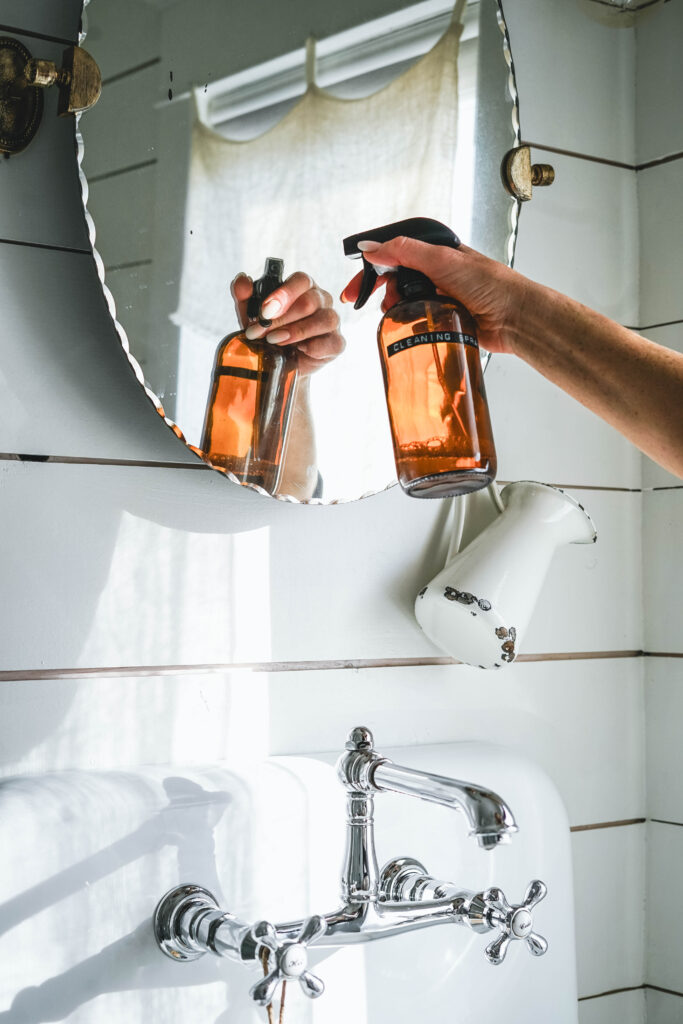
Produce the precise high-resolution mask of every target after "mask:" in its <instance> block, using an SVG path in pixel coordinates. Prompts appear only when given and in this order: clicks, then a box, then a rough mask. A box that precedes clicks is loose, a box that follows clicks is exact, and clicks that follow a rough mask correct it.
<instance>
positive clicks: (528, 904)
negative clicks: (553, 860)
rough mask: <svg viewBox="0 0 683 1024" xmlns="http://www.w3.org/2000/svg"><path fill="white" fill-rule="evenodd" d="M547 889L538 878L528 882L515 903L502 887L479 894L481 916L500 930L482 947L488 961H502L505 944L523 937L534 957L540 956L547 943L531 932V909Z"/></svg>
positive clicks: (505, 950) (507, 944) (542, 897)
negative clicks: (523, 892) (522, 896)
mask: <svg viewBox="0 0 683 1024" xmlns="http://www.w3.org/2000/svg"><path fill="white" fill-rule="evenodd" d="M547 892H548V889H547V886H546V885H545V884H544V883H543V882H541V881H540V880H539V879H538V878H537V879H536V880H535V881H533V882H530V883H529V886H528V888H527V891H526V895H525V896H524V901H523V902H522V903H520V904H518V905H512V906H511V905H510V904H509V903H508V901H507V897H506V896H505V893H504V892H503V890H502V889H499V888H498V887H497V886H493V887H492V888H490V889H487V890H486V892H485V893H483V894H482V898H483V902H484V916H485V918H486V920H487V922H488V924H489V926H490V927H491V928H495V927H497V928H498V929H499V935H498V937H497V938H495V939H494V940H493V942H491V943H489V945H488V946H487V947H486V950H485V956H486V959H487V960H488V961H489V963H492V964H500V963H502V962H503V960H504V959H505V954H506V953H507V950H508V946H509V945H510V943H511V942H512V941H514V940H515V939H524V941H525V942H526V945H527V949H528V950H529V952H530V953H532V954H533V956H543V954H544V953H545V952H546V950H547V948H548V943H547V942H546V940H545V939H544V938H543V937H542V936H541V935H537V934H536V933H535V932H534V931H533V923H534V922H533V918H532V915H531V911H532V909H533V907H535V906H536V904H537V903H540V902H541V900H542V899H544V898H545V896H546V893H547Z"/></svg>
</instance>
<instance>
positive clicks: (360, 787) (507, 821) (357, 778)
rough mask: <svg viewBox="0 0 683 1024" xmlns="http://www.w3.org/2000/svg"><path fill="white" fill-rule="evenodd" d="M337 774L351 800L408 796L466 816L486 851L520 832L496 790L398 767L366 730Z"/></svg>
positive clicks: (359, 731) (353, 739) (358, 733)
mask: <svg viewBox="0 0 683 1024" xmlns="http://www.w3.org/2000/svg"><path fill="white" fill-rule="evenodd" d="M337 771H338V774H339V779H340V781H341V782H342V784H343V785H344V787H345V789H346V791H347V794H348V795H349V799H351V797H356V798H358V797H360V796H361V795H362V794H367V795H370V796H372V794H374V793H382V792H388V793H403V794H404V795H406V796H415V797H418V799H420V800H427V801H430V802H431V803H435V804H442V805H443V806H444V807H453V808H455V809H456V810H460V811H462V812H463V813H464V815H465V817H466V818H467V821H468V823H469V826H470V835H471V836H475V838H476V840H477V842H478V843H479V845H480V846H481V847H482V848H483V849H484V850H493V849H495V847H496V846H498V845H499V844H500V843H508V842H509V841H510V836H511V835H514V833H515V832H517V831H519V830H518V828H517V823H516V821H515V818H514V815H513V813H512V811H511V810H510V808H509V807H508V805H507V803H506V802H505V800H503V798H502V797H501V796H499V795H498V794H497V793H494V792H493V790H490V789H485V788H484V787H482V786H477V785H475V784H474V783H472V782H463V781H461V780H460V779H449V778H446V776H444V775H433V774H432V773H431V772H420V771H415V770H414V769H412V768H403V767H402V766H401V765H398V764H394V763H393V761H390V760H389V758H388V757H382V756H381V755H380V754H378V753H377V752H376V751H375V750H374V744H373V738H372V733H371V732H370V730H369V729H366V728H364V727H362V726H359V727H358V728H356V729H354V730H353V731H352V732H351V734H350V736H349V740H348V742H347V744H346V752H345V753H344V754H343V755H342V757H341V758H340V760H339V762H338V765H337Z"/></svg>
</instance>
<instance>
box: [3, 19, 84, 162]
mask: <svg viewBox="0 0 683 1024" xmlns="http://www.w3.org/2000/svg"><path fill="white" fill-rule="evenodd" d="M50 85H56V86H57V88H58V89H59V102H58V107H57V113H58V114H59V116H60V117H64V116H66V115H67V114H75V113H78V112H80V111H82V110H87V109H88V108H89V107H92V106H93V105H94V104H95V103H97V100H98V99H99V97H100V93H101V91H102V76H101V75H100V69H99V68H98V66H97V64H96V63H95V61H94V60H93V58H92V57H91V56H90V54H89V53H88V52H87V51H86V50H83V49H82V48H81V47H80V46H70V47H68V48H67V49H66V50H65V51H64V54H63V56H62V67H61V68H59V67H57V65H56V64H55V63H54V62H53V61H50V60H38V59H35V58H34V57H33V56H32V54H31V53H30V52H29V50H27V49H26V47H25V46H24V45H23V43H20V42H19V40H18V39H12V38H11V37H8V36H2V37H0V152H3V153H6V154H11V153H20V152H21V151H22V150H23V149H26V147H27V146H28V145H29V143H30V142H31V140H32V139H33V137H34V136H35V134H36V132H37V131H38V127H39V125H40V121H41V118H42V116H43V94H42V89H44V88H47V87H48V86H50Z"/></svg>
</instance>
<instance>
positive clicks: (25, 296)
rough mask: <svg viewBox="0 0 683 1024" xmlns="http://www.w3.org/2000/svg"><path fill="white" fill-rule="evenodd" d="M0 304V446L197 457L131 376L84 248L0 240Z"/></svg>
mask: <svg viewBox="0 0 683 1024" xmlns="http://www.w3.org/2000/svg"><path fill="white" fill-rule="evenodd" d="M10 165H12V161H11V160H10ZM35 282H40V286H39V289H37V288H36V284H35ZM0 306H1V307H2V312H3V342H4V344H3V360H2V366H1V367H0V410H2V411H1V413H0V452H24V453H28V454H36V455H68V456H79V457H88V458H105V459H107V458H109V459H153V460H154V459H156V460H162V461H168V462H192V463H195V462H196V461H197V460H196V458H195V456H193V455H192V454H191V453H190V452H188V451H187V449H186V448H185V445H183V444H181V443H180V442H179V441H178V440H177V438H176V437H175V436H174V435H173V433H172V432H171V431H170V429H169V428H168V427H167V426H166V425H165V424H164V423H163V421H162V419H161V418H160V417H159V415H158V414H157V412H156V410H155V409H154V407H153V405H152V404H151V402H150V401H149V399H148V398H147V397H146V396H145V393H144V391H143V390H142V388H141V387H140V385H139V384H138V382H137V381H136V379H135V377H134V375H133V371H132V369H131V367H130V365H129V363H128V360H127V359H126V357H125V355H124V353H123V350H122V347H121V343H120V341H119V338H118V335H117V334H116V332H115V330H114V326H113V321H112V320H111V317H110V314H109V312H108V310H107V307H106V305H105V301H104V298H103V296H102V291H101V287H100V282H99V278H98V277H97V273H96V269H95V264H94V261H93V260H92V258H91V257H90V256H88V255H81V254H76V253H61V252H49V251H47V250H45V249H38V248H33V247H30V246H15V245H2V244H0ZM221 482H223V483H224V481H221Z"/></svg>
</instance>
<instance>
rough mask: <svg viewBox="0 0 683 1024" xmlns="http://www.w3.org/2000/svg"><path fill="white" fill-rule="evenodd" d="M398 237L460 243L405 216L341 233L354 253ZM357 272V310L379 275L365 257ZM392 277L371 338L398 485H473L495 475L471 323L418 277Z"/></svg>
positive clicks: (411, 273) (439, 227)
mask: <svg viewBox="0 0 683 1024" xmlns="http://www.w3.org/2000/svg"><path fill="white" fill-rule="evenodd" d="M401 235H403V236H408V237H410V238H418V239H421V240H422V241H424V242H431V243H432V244H433V245H445V246H448V247H449V248H451V249H456V248H457V247H458V246H459V245H460V240H459V239H458V237H457V236H456V235H455V234H454V233H453V232H452V231H451V230H450V228H447V227H446V226H445V224H441V223H440V222H439V221H436V220H430V219H429V218H426V217H411V218H409V219H408V220H403V221H398V222H397V223H395V224H385V225H384V226H383V227H379V228H373V229H372V230H371V231H361V232H359V233H358V234H356V235H351V236H350V237H349V238H345V239H344V252H345V254H346V255H347V256H350V257H352V258H357V257H359V256H362V253H361V252H360V250H359V249H358V242H360V241H363V240H368V241H375V242H387V241H389V239H391V238H396V237H398V236H401ZM363 269H364V273H363V279H362V283H361V290H360V294H359V295H358V299H357V300H356V303H355V308H356V309H359V308H360V307H361V306H363V305H365V303H366V302H367V300H368V298H369V297H370V295H371V293H372V290H373V288H374V285H375V282H376V281H377V276H378V273H381V272H382V268H381V267H377V268H376V267H374V266H373V265H372V264H371V263H369V262H368V261H367V260H365V259H364V260H363ZM396 281H397V286H398V291H399V294H400V295H401V300H400V302H397V303H396V305H395V306H392V308H391V309H390V310H389V311H388V312H387V313H386V314H385V315H384V317H383V318H382V320H381V321H380V325H379V330H378V332H377V341H378V344H379V354H380V359H381V361H382V372H383V375H384V388H385V392H386V398H387V407H388V410H389V421H390V425H391V433H392V439H393V444H394V458H395V460H396V471H397V474H398V480H399V483H400V484H401V487H402V488H403V490H404V491H406V493H407V494H409V495H411V497H413V498H446V497H449V496H451V495H457V494H466V493H467V492H468V491H476V490H479V488H480V487H486V486H487V485H488V484H490V483H491V482H492V481H493V480H494V479H495V475H496V450H495V447H494V444H493V433H492V430H491V419H490V416H489V409H488V404H487V402H486V391H485V389H484V375H483V372H482V367H481V359H480V357H479V345H478V342H477V333H476V325H475V322H474V320H473V318H472V317H471V316H470V314H469V313H468V312H467V310H466V309H465V308H464V307H463V306H461V305H460V303H458V302H456V301H455V300H454V299H451V298H449V297H447V296H445V295H439V294H438V293H437V290H436V288H435V286H434V285H433V284H432V282H431V281H430V280H429V278H427V277H425V276H424V274H421V273H419V272H418V271H416V270H410V269H409V268H407V267H399V268H398V269H397V272H396Z"/></svg>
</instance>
